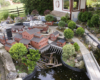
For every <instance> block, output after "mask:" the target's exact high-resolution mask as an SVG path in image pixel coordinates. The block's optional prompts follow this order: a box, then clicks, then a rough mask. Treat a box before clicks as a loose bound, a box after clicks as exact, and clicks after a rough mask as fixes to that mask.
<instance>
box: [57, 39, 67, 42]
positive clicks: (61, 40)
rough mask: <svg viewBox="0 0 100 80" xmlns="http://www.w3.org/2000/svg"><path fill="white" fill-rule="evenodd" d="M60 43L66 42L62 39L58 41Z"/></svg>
mask: <svg viewBox="0 0 100 80" xmlns="http://www.w3.org/2000/svg"><path fill="white" fill-rule="evenodd" d="M58 42H61V43H64V42H66V41H65V40H64V39H60V40H58Z"/></svg>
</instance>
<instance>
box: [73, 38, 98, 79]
mask: <svg viewBox="0 0 100 80" xmlns="http://www.w3.org/2000/svg"><path fill="white" fill-rule="evenodd" d="M73 41H74V42H77V43H78V44H79V46H80V50H81V53H82V55H83V59H84V62H85V66H86V68H87V72H88V74H89V77H90V80H100V66H99V65H98V63H97V61H96V60H95V58H94V56H93V55H92V53H91V52H90V51H88V50H87V48H86V47H85V46H84V45H83V44H82V43H81V42H80V41H79V39H77V38H73Z"/></svg>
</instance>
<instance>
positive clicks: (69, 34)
mask: <svg viewBox="0 0 100 80" xmlns="http://www.w3.org/2000/svg"><path fill="white" fill-rule="evenodd" d="M64 36H65V38H67V39H71V38H73V36H74V32H73V31H72V30H71V29H66V30H64Z"/></svg>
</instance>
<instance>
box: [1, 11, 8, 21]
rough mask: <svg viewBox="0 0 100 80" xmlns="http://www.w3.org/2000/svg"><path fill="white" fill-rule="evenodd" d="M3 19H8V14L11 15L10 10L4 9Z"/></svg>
mask: <svg viewBox="0 0 100 80" xmlns="http://www.w3.org/2000/svg"><path fill="white" fill-rule="evenodd" d="M2 14H3V19H5V20H6V19H7V18H8V16H9V12H8V11H4V12H3V13H2Z"/></svg>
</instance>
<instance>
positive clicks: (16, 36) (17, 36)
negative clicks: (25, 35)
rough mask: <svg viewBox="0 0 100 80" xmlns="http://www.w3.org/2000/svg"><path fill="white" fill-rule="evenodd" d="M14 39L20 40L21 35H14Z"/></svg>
mask: <svg viewBox="0 0 100 80" xmlns="http://www.w3.org/2000/svg"><path fill="white" fill-rule="evenodd" d="M14 38H18V39H22V35H21V34H16V35H15V36H14Z"/></svg>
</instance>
